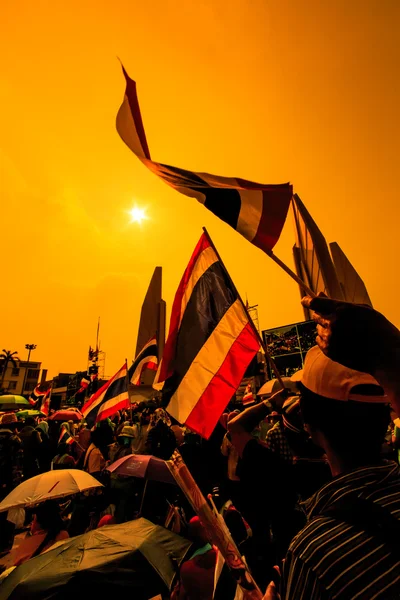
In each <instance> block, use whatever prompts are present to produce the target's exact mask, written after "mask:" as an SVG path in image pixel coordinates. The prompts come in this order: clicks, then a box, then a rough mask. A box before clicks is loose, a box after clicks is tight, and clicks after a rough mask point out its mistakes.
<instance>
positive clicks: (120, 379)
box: [82, 363, 129, 428]
mask: <svg viewBox="0 0 400 600" xmlns="http://www.w3.org/2000/svg"><path fill="white" fill-rule="evenodd" d="M127 407H129V395H128V381H127V367H126V363H124V365H123V366H122V367H121V368H120V369H119V371H117V373H116V374H115V375H114V377H112V378H111V379H110V380H109V381H107V382H106V383H105V384H104V385H103V386H102V387H101V388H100V389H99V390H97V392H96V393H95V394H93V395H92V396H90V398H89V400H88V401H87V402H86V403H85V404H84V405H83V407H82V414H83V416H84V417H85V420H86V422H87V424H88V426H89V428H90V427H93V425H94V424H95V423H97V422H98V421H101V420H103V419H106V418H107V417H111V416H112V415H114V414H115V413H116V412H118V411H119V410H122V409H123V408H127Z"/></svg>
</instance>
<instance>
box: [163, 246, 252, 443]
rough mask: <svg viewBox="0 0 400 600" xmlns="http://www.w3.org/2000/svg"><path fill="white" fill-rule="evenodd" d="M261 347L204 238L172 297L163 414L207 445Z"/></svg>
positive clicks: (234, 291)
mask: <svg viewBox="0 0 400 600" xmlns="http://www.w3.org/2000/svg"><path fill="white" fill-rule="evenodd" d="M259 348H260V341H259V339H258V336H257V334H256V333H255V331H254V327H253V326H252V324H251V323H250V322H249V319H248V317H247V314H246V311H245V309H244V307H243V304H242V302H241V300H240V299H239V297H238V294H237V291H236V289H235V288H234V286H233V284H232V282H231V279H230V277H229V275H228V273H227V272H226V270H225V267H224V266H223V264H222V262H221V261H220V259H219V258H218V256H217V254H216V252H215V250H214V248H213V246H212V245H211V241H210V239H209V238H208V236H207V235H206V234H203V235H202V237H201V238H200V241H199V243H198V244H197V246H196V249H195V251H194V253H193V255H192V258H191V259H190V262H189V264H188V266H187V268H186V271H185V273H184V275H183V277H182V280H181V282H180V284H179V287H178V290H177V292H176V295H175V300H174V304H173V307H172V313H171V324H170V330H169V335H168V339H167V343H166V345H165V348H164V355H163V358H162V360H161V363H160V366H159V369H158V372H157V375H156V381H155V387H156V386H157V385H159V384H160V383H162V382H165V383H164V386H163V398H164V400H166V401H169V404H168V406H167V411H168V412H169V413H170V415H172V416H173V417H174V418H175V419H176V420H177V421H179V423H182V424H183V423H185V424H186V425H187V426H188V427H189V428H190V429H192V430H193V431H196V432H197V433H199V434H200V435H201V436H202V437H204V438H206V439H208V438H209V437H210V435H211V433H212V432H213V430H214V427H215V425H216V424H217V422H218V419H219V418H220V416H221V414H222V413H223V411H224V409H225V407H226V406H227V404H228V402H229V401H230V399H231V398H232V396H233V395H234V393H235V392H236V390H237V388H238V387H239V384H240V382H241V380H242V378H243V376H244V374H245V371H246V369H247V367H248V365H249V364H250V362H251V360H252V359H253V357H254V356H255V355H256V353H257V352H258V350H259Z"/></svg>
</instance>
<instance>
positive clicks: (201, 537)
mask: <svg viewBox="0 0 400 600" xmlns="http://www.w3.org/2000/svg"><path fill="white" fill-rule="evenodd" d="M188 538H189V539H190V540H191V541H192V542H194V543H195V544H197V545H198V546H205V544H207V543H208V541H209V540H208V536H207V532H206V529H205V527H204V525H203V523H202V522H201V521H200V519H199V517H197V516H196V517H193V518H192V519H190V521H189V525H188Z"/></svg>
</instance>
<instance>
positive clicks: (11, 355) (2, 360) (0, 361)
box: [0, 348, 19, 389]
mask: <svg viewBox="0 0 400 600" xmlns="http://www.w3.org/2000/svg"><path fill="white" fill-rule="evenodd" d="M17 354H18V352H17V351H16V350H15V351H14V352H11V351H10V350H4V348H3V352H2V353H1V354H0V365H1V367H2V374H1V384H0V389H3V384H4V378H5V376H6V371H7V367H8V363H11V364H12V366H13V367H16V366H17V360H19V358H18V356H17Z"/></svg>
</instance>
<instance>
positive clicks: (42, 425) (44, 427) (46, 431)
mask: <svg viewBox="0 0 400 600" xmlns="http://www.w3.org/2000/svg"><path fill="white" fill-rule="evenodd" d="M37 429H40V432H41V433H44V434H45V435H49V424H48V422H47V421H40V423H39V425H38V426H37Z"/></svg>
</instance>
